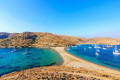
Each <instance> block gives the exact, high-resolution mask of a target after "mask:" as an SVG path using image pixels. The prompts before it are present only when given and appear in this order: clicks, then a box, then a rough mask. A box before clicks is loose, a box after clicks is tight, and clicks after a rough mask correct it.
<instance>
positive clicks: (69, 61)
mask: <svg viewBox="0 0 120 80" xmlns="http://www.w3.org/2000/svg"><path fill="white" fill-rule="evenodd" d="M51 48H52V49H53V50H55V51H57V52H58V53H59V55H60V56H61V57H62V58H63V64H62V65H61V66H71V67H76V68H80V67H85V68H88V69H90V70H96V71H99V72H107V73H112V74H115V75H118V76H119V75H120V71H118V70H114V69H111V68H107V67H103V66H100V65H97V64H94V63H91V62H88V61H85V60H83V59H80V58H78V57H76V56H73V55H71V54H69V53H68V52H66V51H65V47H51Z"/></svg>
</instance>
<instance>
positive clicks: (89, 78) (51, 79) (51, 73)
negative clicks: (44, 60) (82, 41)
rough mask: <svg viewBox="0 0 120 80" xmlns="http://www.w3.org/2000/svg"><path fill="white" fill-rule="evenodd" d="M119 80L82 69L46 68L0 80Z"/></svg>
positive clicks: (8, 76) (9, 75)
mask: <svg viewBox="0 0 120 80" xmlns="http://www.w3.org/2000/svg"><path fill="white" fill-rule="evenodd" d="M17 79H19V80H43V79H44V80H119V79H120V76H119V75H117V74H112V73H107V72H104V71H99V72H98V71H95V70H94V71H93V70H89V69H87V68H84V67H80V68H73V67H65V66H48V67H36V68H32V69H26V70H23V71H19V72H13V73H10V74H6V75H3V76H2V77H0V80H17Z"/></svg>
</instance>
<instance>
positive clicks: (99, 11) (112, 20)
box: [0, 0, 120, 37]
mask: <svg viewBox="0 0 120 80" xmlns="http://www.w3.org/2000/svg"><path fill="white" fill-rule="evenodd" d="M24 31H31V32H49V33H53V34H59V35H71V36H79V37H120V0H0V32H24Z"/></svg>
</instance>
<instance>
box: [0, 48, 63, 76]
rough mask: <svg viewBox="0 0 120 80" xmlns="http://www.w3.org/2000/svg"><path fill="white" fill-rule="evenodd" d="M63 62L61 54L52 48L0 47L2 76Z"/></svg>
mask: <svg viewBox="0 0 120 80" xmlns="http://www.w3.org/2000/svg"><path fill="white" fill-rule="evenodd" d="M24 52H27V54H24ZM62 62H63V61H62V58H61V57H60V55H59V54H58V53H57V52H55V51H54V50H52V49H43V48H19V49H15V50H14V49H12V48H0V76H1V75H4V74H6V73H10V72H13V71H20V70H23V69H28V68H33V67H39V66H49V65H61V64H62Z"/></svg>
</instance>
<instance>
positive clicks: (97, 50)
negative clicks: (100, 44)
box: [95, 48, 100, 56]
mask: <svg viewBox="0 0 120 80" xmlns="http://www.w3.org/2000/svg"><path fill="white" fill-rule="evenodd" d="M98 52H100V50H99V49H98V48H97V49H96V53H95V55H96V56H98V55H99V53H98Z"/></svg>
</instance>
